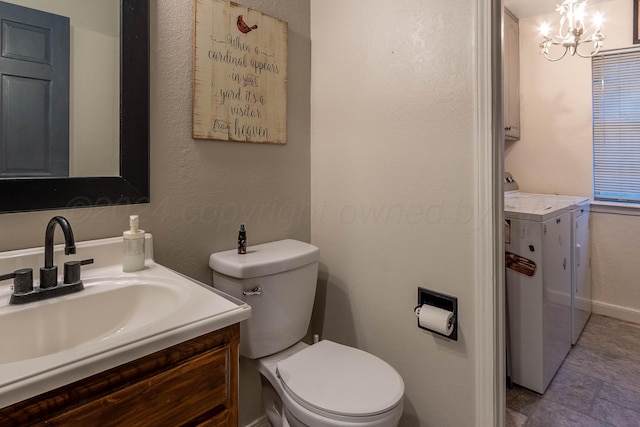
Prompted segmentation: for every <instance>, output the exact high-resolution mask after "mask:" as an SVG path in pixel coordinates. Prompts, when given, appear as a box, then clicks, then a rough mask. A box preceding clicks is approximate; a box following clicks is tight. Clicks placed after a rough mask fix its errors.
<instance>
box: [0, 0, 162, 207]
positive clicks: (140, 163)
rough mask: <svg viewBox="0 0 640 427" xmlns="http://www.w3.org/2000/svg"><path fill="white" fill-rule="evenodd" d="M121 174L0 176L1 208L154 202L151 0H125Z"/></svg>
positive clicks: (122, 5) (122, 19)
mask: <svg viewBox="0 0 640 427" xmlns="http://www.w3.org/2000/svg"><path fill="white" fill-rule="evenodd" d="M120 34H121V36H120V174H119V176H101V177H70V178H15V179H14V178H10V179H2V180H0V212H19V211H27V210H44V209H55V208H73V207H85V206H110V205H119V204H131V203H146V202H148V201H149V0H121V2H120Z"/></svg>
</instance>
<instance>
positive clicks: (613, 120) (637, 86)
mask: <svg viewBox="0 0 640 427" xmlns="http://www.w3.org/2000/svg"><path fill="white" fill-rule="evenodd" d="M591 66H592V76H593V197H594V199H595V200H601V201H613V202H626V203H640V49H624V50H617V51H610V52H605V53H603V54H600V55H598V56H596V57H593V58H592V62H591Z"/></svg>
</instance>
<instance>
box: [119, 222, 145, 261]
mask: <svg viewBox="0 0 640 427" xmlns="http://www.w3.org/2000/svg"><path fill="white" fill-rule="evenodd" d="M122 238H123V239H124V242H123V243H124V252H123V258H122V271H124V272H127V273H128V272H133V271H139V270H142V269H144V230H139V229H138V215H131V216H130V217H129V230H127V231H125V232H124V233H122Z"/></svg>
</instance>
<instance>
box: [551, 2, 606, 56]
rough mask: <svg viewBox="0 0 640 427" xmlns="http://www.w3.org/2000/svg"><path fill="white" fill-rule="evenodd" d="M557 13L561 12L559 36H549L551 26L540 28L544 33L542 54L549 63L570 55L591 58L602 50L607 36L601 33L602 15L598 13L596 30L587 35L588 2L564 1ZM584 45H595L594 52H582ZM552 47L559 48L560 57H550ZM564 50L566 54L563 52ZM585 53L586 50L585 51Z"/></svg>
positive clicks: (594, 19) (594, 20)
mask: <svg viewBox="0 0 640 427" xmlns="http://www.w3.org/2000/svg"><path fill="white" fill-rule="evenodd" d="M557 6H558V7H557V9H556V12H560V15H561V18H560V28H559V29H558V34H557V35H555V36H549V34H550V28H549V24H547V23H546V22H544V23H543V24H542V26H541V28H540V31H541V32H542V41H541V42H540V53H541V54H543V55H544V57H545V58H547V59H548V60H549V61H559V60H561V59H562V58H564V57H565V56H566V54H567V52H568V53H570V54H571V56H574V55H578V56H580V57H582V58H591V57H592V56H594V55H596V54H597V53H598V52H599V51H600V48H602V41H603V40H604V39H605V37H606V36H605V35H604V34H602V33H601V32H600V26H601V25H602V15H600V13H596V14H595V15H594V17H593V26H594V28H595V29H594V30H593V33H591V35H589V36H588V37H587V36H586V33H587V32H588V31H589V30H588V29H587V28H586V27H585V23H584V21H585V13H584V9H585V7H586V6H587V0H582V1H581V0H564V1H563V2H562V4H561V5H557ZM584 43H587V44H589V43H593V50H592V51H591V53H589V54H585V53H583V52H580V50H579V47H580V45H582V44H584ZM552 46H559V48H558V49H554V50H559V55H560V56H558V57H556V58H553V57H551V56H550V55H549V49H550V48H551V47H552ZM562 48H564V52H563V51H562ZM583 51H584V49H583Z"/></svg>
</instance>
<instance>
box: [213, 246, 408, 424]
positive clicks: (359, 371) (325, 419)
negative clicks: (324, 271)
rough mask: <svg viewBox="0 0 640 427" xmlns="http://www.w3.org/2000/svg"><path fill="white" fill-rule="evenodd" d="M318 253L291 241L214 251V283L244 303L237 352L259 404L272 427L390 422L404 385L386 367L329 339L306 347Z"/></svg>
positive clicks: (396, 416)
mask: <svg viewBox="0 0 640 427" xmlns="http://www.w3.org/2000/svg"><path fill="white" fill-rule="evenodd" d="M319 255H320V250H319V249H318V248H317V247H315V246H313V245H310V244H308V243H304V242H299V241H297V240H280V241H277V242H271V243H265V244H262V245H256V246H251V247H249V248H247V253H246V254H244V255H239V254H238V253H237V251H235V250H232V251H226V252H218V253H214V254H212V255H211V257H210V258H209V266H211V268H212V269H213V286H214V287H216V288H217V289H220V290H221V291H223V292H225V293H227V294H229V295H231V296H233V297H236V298H238V299H241V300H243V301H246V302H247V303H248V304H249V305H251V309H252V313H253V314H252V316H251V318H250V319H248V320H245V321H244V322H242V323H241V325H240V354H241V355H242V356H244V357H247V358H250V359H256V362H257V365H258V370H259V371H260V373H261V375H262V403H263V405H264V408H265V412H266V414H267V416H268V418H269V422H270V423H271V425H272V426H273V427H281V426H282V427H286V426H294V427H298V426H312V427H323V426H328V427H330V426H343V427H346V426H350V427H356V426H357V427H391V426H396V425H397V424H398V420H399V419H400V416H401V415H402V398H403V394H404V382H403V381H402V378H401V377H400V375H399V374H398V372H396V370H395V369H393V368H392V367H391V366H390V365H389V364H387V363H386V362H384V361H383V360H381V359H379V358H377V357H376V356H373V355H372V354H369V353H367V352H364V351H362V350H358V349H356V348H353V347H348V346H345V345H342V344H337V343H334V342H331V341H329V340H323V341H320V342H319V343H317V344H313V345H308V344H305V343H303V342H301V341H300V340H301V339H302V338H303V337H304V336H305V335H306V333H307V328H308V327H309V321H310V319H311V311H312V309H313V300H314V298H315V290H316V281H317V275H318V259H319Z"/></svg>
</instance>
